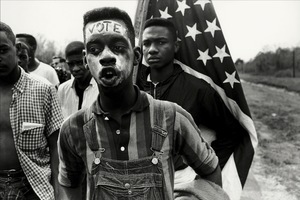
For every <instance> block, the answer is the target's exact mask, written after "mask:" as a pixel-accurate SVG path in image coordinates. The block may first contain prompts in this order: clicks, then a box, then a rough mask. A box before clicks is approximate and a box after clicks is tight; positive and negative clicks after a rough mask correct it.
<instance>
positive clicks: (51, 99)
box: [9, 69, 63, 200]
mask: <svg viewBox="0 0 300 200" xmlns="http://www.w3.org/2000/svg"><path fill="white" fill-rule="evenodd" d="M12 92H13V94H12V102H11V105H10V108H9V112H10V120H11V128H12V131H13V137H14V142H15V147H16V150H17V154H18V157H19V161H20V164H21V167H22V169H23V171H24V173H25V175H26V177H27V179H28V181H29V183H30V185H31V186H32V188H33V190H34V191H35V193H36V194H37V195H38V196H39V198H40V199H42V200H43V199H45V200H50V199H54V190H53V187H52V185H51V184H50V182H49V180H50V178H51V169H50V153H49V146H48V144H47V138H48V137H49V136H50V135H51V134H52V133H53V132H55V131H57V130H58V129H59V128H60V126H61V124H62V120H63V118H62V114H61V109H60V107H59V103H58V100H57V94H56V89H55V88H54V87H53V86H52V85H48V84H45V83H43V82H41V81H38V80H37V79H35V78H34V77H32V76H31V75H30V74H27V73H25V71H24V70H23V69H21V76H20V78H19V80H18V81H17V82H16V83H15V84H14V86H13V89H12Z"/></svg>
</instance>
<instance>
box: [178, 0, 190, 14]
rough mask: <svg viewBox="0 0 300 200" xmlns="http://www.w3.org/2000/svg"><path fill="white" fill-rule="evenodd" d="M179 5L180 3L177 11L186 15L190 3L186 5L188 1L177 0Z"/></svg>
mask: <svg viewBox="0 0 300 200" xmlns="http://www.w3.org/2000/svg"><path fill="white" fill-rule="evenodd" d="M177 5H178V8H177V10H176V11H175V12H178V11H180V12H181V14H182V16H184V11H185V9H188V8H190V7H189V6H188V5H186V1H185V0H183V1H177Z"/></svg>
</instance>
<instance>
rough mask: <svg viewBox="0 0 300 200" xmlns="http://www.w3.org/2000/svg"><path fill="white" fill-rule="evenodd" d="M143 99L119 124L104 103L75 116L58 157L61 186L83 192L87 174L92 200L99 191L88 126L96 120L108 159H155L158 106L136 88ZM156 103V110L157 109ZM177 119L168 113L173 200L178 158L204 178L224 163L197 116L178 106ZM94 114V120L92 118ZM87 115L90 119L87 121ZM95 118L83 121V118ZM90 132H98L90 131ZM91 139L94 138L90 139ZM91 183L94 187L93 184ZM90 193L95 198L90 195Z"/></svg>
mask: <svg viewBox="0 0 300 200" xmlns="http://www.w3.org/2000/svg"><path fill="white" fill-rule="evenodd" d="M136 91H137V93H138V98H137V101H136V103H135V105H134V106H133V107H132V108H131V110H130V111H129V112H128V113H126V114H124V115H123V116H122V118H121V124H119V123H117V121H115V120H114V119H113V118H112V117H111V116H110V115H109V113H106V112H104V111H103V110H102V109H101V107H100V105H99V99H98V100H97V101H96V102H95V103H94V104H93V105H92V106H91V108H89V109H85V110H81V111H79V112H77V113H76V114H75V115H72V116H71V117H70V118H68V119H67V120H66V121H65V122H64V123H63V126H62V128H61V131H60V135H59V142H58V152H59V159H60V167H59V177H58V180H59V182H60V184H62V185H64V186H66V187H77V186H78V185H79V184H80V183H81V182H80V181H81V179H82V174H83V170H84V168H85V170H86V171H87V174H88V181H87V182H88V190H87V191H88V194H87V195H88V197H90V199H91V197H92V190H93V189H92V187H90V186H91V185H94V183H93V179H92V177H91V175H90V174H91V165H92V162H93V161H94V158H95V157H94V153H93V152H92V151H91V149H90V147H89V146H88V145H87V142H86V138H85V137H86V134H87V133H84V130H85V129H84V128H83V126H84V125H85V124H86V123H89V122H90V120H91V119H90V117H92V116H94V117H95V130H96V131H97V137H98V138H95V139H96V140H98V143H99V146H101V147H102V148H104V149H105V152H103V153H102V156H103V157H105V158H110V159H115V160H133V159H140V158H144V157H147V156H151V155H152V153H153V152H152V151H151V150H150V147H151V141H152V140H151V127H152V126H153V120H152V117H151V116H152V115H153V106H156V105H157V101H159V100H155V99H153V98H152V97H151V96H150V95H148V94H146V93H144V92H140V91H139V89H138V88H137V87H136ZM155 102H156V104H155ZM171 104H173V103H171V102H164V105H165V107H164V108H170V107H171V106H170V105H171ZM174 106H175V112H174V113H173V115H174V116H166V113H170V112H163V113H164V116H163V118H162V119H163V127H161V128H162V129H164V130H166V131H167V133H168V135H167V138H166V139H165V141H164V143H163V146H162V151H163V152H164V154H163V156H162V165H163V172H164V179H165V180H164V182H165V188H164V191H165V192H166V193H167V194H168V196H169V199H173V189H174V164H173V158H174V156H175V154H180V155H182V156H183V157H184V158H185V160H186V162H187V163H188V164H189V165H190V166H191V167H192V168H193V169H194V170H195V171H196V173H198V174H199V175H208V174H210V173H212V172H213V171H214V170H215V169H216V167H217V165H218V158H217V156H216V155H215V153H214V151H213V149H212V148H211V147H210V146H209V145H208V144H207V143H206V142H205V141H204V140H203V139H202V137H201V136H200V135H201V134H200V130H199V129H198V128H197V125H196V124H195V123H194V121H193V119H192V117H191V115H190V114H189V113H188V112H186V111H185V110H184V109H182V108H181V107H180V106H178V105H177V104H174ZM89 113H93V114H89ZM85 114H87V115H85ZM84 115H85V116H90V117H87V118H86V117H83V116H84ZM90 129H94V128H93V127H90ZM87 137H90V135H87ZM89 183H90V184H89ZM89 192H90V193H89Z"/></svg>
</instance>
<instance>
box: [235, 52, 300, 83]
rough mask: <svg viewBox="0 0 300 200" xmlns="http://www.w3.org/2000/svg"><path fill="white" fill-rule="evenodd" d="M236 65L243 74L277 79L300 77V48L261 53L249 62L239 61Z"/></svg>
mask: <svg viewBox="0 0 300 200" xmlns="http://www.w3.org/2000/svg"><path fill="white" fill-rule="evenodd" d="M235 65H236V68H237V70H238V71H239V72H242V73H251V74H259V75H270V76H275V77H294V76H296V77H300V47H296V48H278V49H277V50H276V51H267V52H259V53H258V54H257V55H256V56H255V57H254V58H253V59H251V60H249V61H248V62H244V61H243V60H242V59H237V60H236V61H235Z"/></svg>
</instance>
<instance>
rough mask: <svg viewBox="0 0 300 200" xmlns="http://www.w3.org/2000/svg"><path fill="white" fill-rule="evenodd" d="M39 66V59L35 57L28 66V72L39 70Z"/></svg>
mask: <svg viewBox="0 0 300 200" xmlns="http://www.w3.org/2000/svg"><path fill="white" fill-rule="evenodd" d="M39 65H40V62H39V61H38V60H37V59H35V57H33V58H32V59H31V60H30V62H29V64H28V72H32V71H34V70H36V68H38V66H39Z"/></svg>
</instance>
